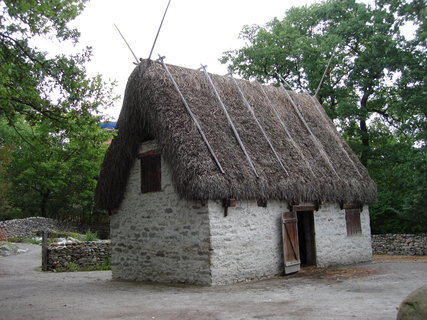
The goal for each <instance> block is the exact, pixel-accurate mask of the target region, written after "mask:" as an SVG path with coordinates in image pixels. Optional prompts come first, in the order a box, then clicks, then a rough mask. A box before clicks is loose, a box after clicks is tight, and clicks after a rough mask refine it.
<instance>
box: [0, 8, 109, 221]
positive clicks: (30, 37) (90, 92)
mask: <svg viewBox="0 0 427 320" xmlns="http://www.w3.org/2000/svg"><path fill="white" fill-rule="evenodd" d="M86 2H87V0H0V125H1V127H2V130H0V133H1V136H0V137H1V140H0V157H1V163H0V188H1V189H2V190H3V191H4V193H3V194H2V197H1V199H0V206H1V207H2V208H1V209H2V210H3V211H8V212H12V215H16V214H17V212H20V213H21V214H22V215H34V214H40V215H42V216H51V217H60V216H61V217H65V216H67V217H68V218H69V217H70V216H71V217H73V216H75V215H90V214H92V213H93V190H94V186H95V178H96V176H97V174H98V171H99V164H100V161H101V159H102V157H103V152H104V150H105V141H106V140H107V138H106V133H105V132H104V131H102V130H100V128H99V122H100V119H101V117H100V115H99V114H100V113H99V112H100V108H101V107H104V108H107V107H109V106H111V105H112V104H113V103H114V101H115V99H116V98H115V97H114V96H113V94H112V89H113V87H114V84H108V83H105V82H104V81H103V80H102V78H101V77H100V76H99V75H98V76H96V77H94V78H88V77H87V75H86V70H85V64H86V63H87V62H88V61H89V60H90V57H91V49H90V48H85V49H84V50H83V51H81V52H80V53H75V54H53V53H52V52H50V53H49V52H45V51H43V50H40V49H38V48H37V47H36V45H35V43H37V40H38V39H45V40H48V41H52V43H53V44H54V45H55V46H58V44H62V43H64V42H67V43H69V44H72V45H75V44H76V43H77V42H78V40H79V35H80V34H79V32H78V31H77V30H76V29H73V28H70V27H69V26H68V24H69V22H71V21H72V20H73V19H75V18H76V17H77V16H78V15H79V14H80V13H81V12H82V10H83V9H84V6H85V3H86ZM7 125H8V126H7Z"/></svg>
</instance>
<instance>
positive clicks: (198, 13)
mask: <svg viewBox="0 0 427 320" xmlns="http://www.w3.org/2000/svg"><path fill="white" fill-rule="evenodd" d="M362 1H363V2H372V1H369V0H361V1H360V2H362ZM315 2H319V1H316V0H298V1H288V0H262V1H261V0H210V1H208V0H172V1H171V4H170V7H169V10H168V13H167V15H166V18H165V21H164V24H163V27H162V30H161V32H160V35H159V38H158V40H157V44H156V47H155V49H154V52H153V55H152V59H153V58H154V59H157V57H158V54H161V55H163V56H166V60H165V61H166V63H169V64H175V65H179V66H182V67H188V68H193V69H196V68H198V67H200V63H203V64H205V65H207V66H208V68H207V69H208V71H209V72H211V73H217V74H225V73H226V72H227V70H226V67H225V65H221V64H220V63H219V62H218V59H219V58H220V57H221V55H222V53H223V52H224V51H227V50H231V49H238V48H239V47H241V45H242V42H241V40H239V39H238V36H239V33H240V31H241V30H242V28H243V26H244V25H252V24H259V25H263V24H265V23H266V22H268V21H270V20H271V19H273V18H274V17H278V18H283V16H284V14H285V11H286V10H287V9H289V8H290V7H291V6H295V5H297V6H302V5H306V4H312V3H315ZM167 3H168V0H91V1H90V2H89V3H88V4H87V6H86V9H85V10H84V12H83V13H82V14H81V15H80V16H79V17H78V18H77V19H76V20H75V22H74V23H73V25H74V26H76V27H77V28H78V29H79V31H80V32H81V38H80V43H81V44H82V45H85V46H86V45H87V46H91V47H92V48H93V54H94V55H93V58H92V61H91V62H90V63H89V64H88V65H87V70H88V73H89V74H90V75H96V74H97V73H100V74H102V75H103V76H104V77H105V78H106V79H114V80H116V81H117V83H118V87H117V89H116V92H117V94H120V95H121V96H123V95H124V90H125V86H126V82H127V79H128V77H129V75H130V73H131V72H132V70H133V69H134V68H135V65H134V64H133V62H134V61H135V59H134V58H133V56H132V54H131V52H130V51H129V49H128V48H127V47H126V44H125V43H124V42H123V40H122V39H121V37H120V35H119V33H118V32H117V31H116V29H115V27H114V23H115V24H116V25H117V26H118V27H119V28H120V30H121V32H122V33H123V35H124V36H125V38H126V40H127V41H128V43H129V44H130V46H131V48H132V50H133V51H134V52H135V54H136V55H137V57H138V58H144V59H145V58H148V55H149V53H150V50H151V46H152V44H153V41H154V38H155V35H156V33H157V29H158V27H159V24H160V21H161V18H162V16H163V12H164V10H165V8H166V5H167ZM121 104H122V100H120V101H119V102H118V103H117V104H116V106H115V108H113V109H110V110H108V111H107V114H108V115H110V117H111V118H112V119H117V118H118V115H119V113H120V108H121Z"/></svg>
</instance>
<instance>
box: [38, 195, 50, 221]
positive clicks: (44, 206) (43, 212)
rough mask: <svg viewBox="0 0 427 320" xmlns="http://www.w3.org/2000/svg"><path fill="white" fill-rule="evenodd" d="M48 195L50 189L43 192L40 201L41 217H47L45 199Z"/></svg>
mask: <svg viewBox="0 0 427 320" xmlns="http://www.w3.org/2000/svg"><path fill="white" fill-rule="evenodd" d="M49 195H50V191H47V192H45V193H43V194H42V199H41V201H40V215H41V216H42V217H43V218H47V217H46V203H47V200H48V199H49Z"/></svg>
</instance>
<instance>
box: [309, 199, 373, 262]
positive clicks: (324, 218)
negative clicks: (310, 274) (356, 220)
mask: <svg viewBox="0 0 427 320" xmlns="http://www.w3.org/2000/svg"><path fill="white" fill-rule="evenodd" d="M360 220H361V227H362V233H361V234H360V235H353V236H348V235H347V227H346V220H345V210H341V209H340V207H339V205H338V204H332V203H329V204H324V205H322V206H321V208H320V210H319V211H316V212H314V226H315V227H314V228H315V232H316V234H315V240H316V255H317V256H316V260H317V266H318V267H328V266H332V265H344V264H352V263H357V262H363V261H370V260H371V259H372V247H371V229H370V226H369V210H368V207H367V206H365V207H364V208H363V211H362V212H361V213H360Z"/></svg>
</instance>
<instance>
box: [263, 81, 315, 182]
mask: <svg viewBox="0 0 427 320" xmlns="http://www.w3.org/2000/svg"><path fill="white" fill-rule="evenodd" d="M255 82H256V83H257V84H258V85H259V87H260V88H261V91H262V92H263V94H264V96H265V98H266V99H267V102H268V105H269V106H270V108H271V109H272V110H273V112H274V114H275V115H276V118H277V120H279V123H280V125H281V126H282V128H283V130H284V131H285V133H286V135H287V136H288V138H289V140H290V141H291V143H292V145H293V146H294V148H295V150H296V151H297V152H298V154H299V155H300V157H301V159H302V160H303V161H304V163H305V165H306V166H307V168H308V170H309V171H310V173H311V174H312V175H313V177H316V175H315V174H314V172H313V170H312V169H311V166H310V163H309V162H308V160H307V158H306V157H305V156H304V154H303V153H302V151H301V149H300V147H299V146H298V144H297V143H296V142H295V140H294V139H293V138H292V136H291V133H290V132H289V130H288V129H287V128H286V125H285V123H284V122H283V120H282V118H280V115H279V112H277V109H276V107H275V106H274V105H273V102H271V100H270V97H269V96H268V94H267V92H266V91H265V89H264V87H263V86H262V85H261V83H259V82H258V81H255Z"/></svg>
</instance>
